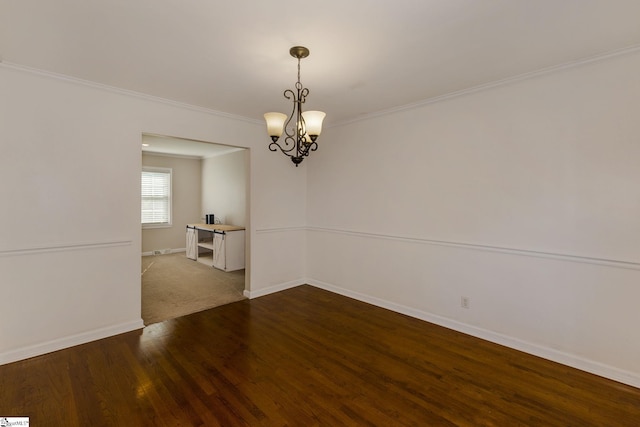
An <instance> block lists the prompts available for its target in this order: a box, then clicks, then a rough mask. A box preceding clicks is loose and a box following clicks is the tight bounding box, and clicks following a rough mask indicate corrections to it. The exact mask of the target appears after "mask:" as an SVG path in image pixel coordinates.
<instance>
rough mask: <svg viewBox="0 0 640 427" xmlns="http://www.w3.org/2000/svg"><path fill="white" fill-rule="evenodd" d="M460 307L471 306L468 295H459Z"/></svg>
mask: <svg viewBox="0 0 640 427" xmlns="http://www.w3.org/2000/svg"><path fill="white" fill-rule="evenodd" d="M460 307H462V308H471V300H470V299H469V297H460Z"/></svg>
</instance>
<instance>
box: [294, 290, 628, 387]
mask: <svg viewBox="0 0 640 427" xmlns="http://www.w3.org/2000/svg"><path fill="white" fill-rule="evenodd" d="M305 283H308V284H310V285H311V286H315V287H317V288H320V289H324V290H327V291H330V292H333V293H336V294H340V295H344V296H346V297H349V298H353V299H356V300H358V301H362V302H366V303H368V304H372V305H375V306H377V307H382V308H386V309H388V310H391V311H395V312H396V313H401V314H405V315H407V316H411V317H414V318H417V319H420V320H424V321H426V322H429V323H433V324H436V325H439V326H443V327H445V328H448V329H453V330H454V331H458V332H462V333H464V334H467V335H471V336H474V337H477V338H481V339H483V340H486V341H490V342H493V343H496V344H500V345H504V346H506V347H509V348H513V349H515V350H519V351H522V352H525V353H528V354H531V355H534V356H538V357H542V358H543V359H547V360H551V361H553V362H556V363H560V364H563V365H566V366H570V367H572V368H576V369H579V370H581V371H585V372H589V373H591V374H595V375H599V376H601V377H604V378H608V379H611V380H614V381H618V382H621V383H624V384H628V385H630V386H633V387H638V388H640V375H638V374H636V373H634V372H630V371H625V370H622V369H618V368H615V367H613V366H609V365H605V364H603V363H599V362H595V361H593V360H589V359H585V358H582V357H579V356H576V355H573V354H570V353H565V352H562V351H558V350H554V349H552V348H548V347H543V346H540V345H538V344H533V343H530V342H527V341H523V340H520V339H517V338H513V337H510V336H507V335H503V334H499V333H496V332H493V331H490V330H487V329H482V328H478V327H476V326H472V325H468V324H466V323H462V322H458V321H456V320H452V319H449V318H446V317H442V316H438V315H435V314H431V313H427V312H424V311H421V310H417V309H414V308H411V307H406V306H404V305H400V304H396V303H393V302H390V301H386V300H383V299H380V298H375V297H371V296H369V295H365V294H361V293H359V292H354V291H350V290H348V289H344V288H341V287H339V286H334V285H331V284H329V283H325V282H321V281H319V280H313V279H308V280H307V281H306V282H305Z"/></svg>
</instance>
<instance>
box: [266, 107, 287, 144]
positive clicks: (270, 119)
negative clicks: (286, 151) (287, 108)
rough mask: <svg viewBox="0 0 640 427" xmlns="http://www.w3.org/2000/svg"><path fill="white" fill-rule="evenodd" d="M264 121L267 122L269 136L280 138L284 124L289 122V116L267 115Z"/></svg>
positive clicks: (279, 114) (280, 114)
mask: <svg viewBox="0 0 640 427" xmlns="http://www.w3.org/2000/svg"><path fill="white" fill-rule="evenodd" d="M264 119H265V120H266V122H267V133H268V134H269V136H277V137H278V138H280V135H282V130H283V128H284V122H285V120H287V115H286V114H282V113H266V114H265V115H264Z"/></svg>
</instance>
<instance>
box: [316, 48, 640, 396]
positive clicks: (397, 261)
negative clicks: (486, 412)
mask: <svg viewBox="0 0 640 427" xmlns="http://www.w3.org/2000/svg"><path fill="white" fill-rule="evenodd" d="M639 75H640V53H638V52H636V53H631V54H627V55H625V56H618V57H612V58H609V59H605V60H602V61H598V62H591V63H585V64H581V65H579V66H576V67H571V68H565V69H561V70H556V71H554V72H550V73H545V74H540V75H538V76H536V77H532V78H529V79H526V80H521V81H512V82H510V83H505V84H503V85H499V86H496V87H493V88H487V89H484V90H480V91H475V92H469V93H467V94H464V95H460V96H456V97H450V98H449V99H445V100H441V101H439V102H434V103H431V104H425V105H423V106H419V107H416V108H413V109H407V110H404V111H398V112H395V113H393V114H388V115H383V116H379V117H377V118H371V119H369V120H363V121H359V122H354V123H350V124H346V125H343V126H340V127H334V128H329V129H327V130H326V131H325V132H323V135H322V141H321V145H320V148H319V150H318V151H317V152H316V153H314V155H313V156H312V158H311V160H310V161H309V164H308V168H309V169H308V177H307V179H308V190H307V197H308V203H307V210H308V216H307V218H308V225H309V232H308V254H307V256H308V259H307V263H308V270H307V273H308V275H309V278H310V282H311V283H314V284H316V285H318V286H322V287H326V288H328V289H332V290H334V291H338V292H341V293H344V294H346V295H351V296H355V297H356V298H360V299H363V300H367V301H371V302H374V303H376V304H379V305H383V306H387V307H390V308H393V309H396V310H399V311H403V312H406V313H409V314H412V315H415V316H417V317H421V318H425V319H428V320H431V321H434V322H436V323H440V324H443V325H446V326H449V327H452V328H454V329H458V330H462V331H465V332H469V333H472V334H474V335H477V336H481V337H484V338H488V339H491V340H494V341H497V342H502V343H505V344H507V345H510V346H512V347H516V348H520V349H523V350H526V351H529V352H532V353H534V354H539V355H542V356H544V357H548V358H551V359H554V360H557V361H561V362H563V363H568V364H571V365H573V366H576V367H580V368H582V369H586V370H590V371H592V372H596V373H599V374H601V375H605V376H609V377H611V378H615V379H619V380H621V381H624V382H627V383H631V384H634V385H637V386H640V339H638V334H637V328H638V325H640V310H638V309H637V302H638V301H640V244H639V243H640V186H639V185H638V183H640V167H638V165H639V163H638V159H640V140H639V135H640V120H638V113H639V112H640V79H638V76H639ZM461 296H466V297H469V298H470V302H471V306H470V308H469V309H463V308H461V304H460V298H461Z"/></svg>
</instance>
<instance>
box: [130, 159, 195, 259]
mask: <svg viewBox="0 0 640 427" xmlns="http://www.w3.org/2000/svg"><path fill="white" fill-rule="evenodd" d="M142 166H153V167H163V168H170V169H171V171H172V172H171V226H170V227H159V228H143V229H142V253H143V254H144V253H149V252H151V253H153V251H155V250H163V249H172V250H184V249H185V245H186V238H185V226H186V225H187V224H193V223H198V222H200V210H201V209H200V205H201V199H200V196H201V185H202V160H201V159H191V158H184V157H173V156H165V155H154V154H150V153H146V152H143V153H142Z"/></svg>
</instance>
